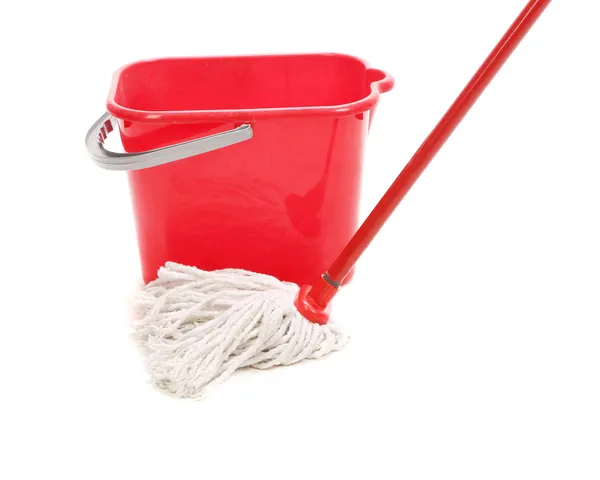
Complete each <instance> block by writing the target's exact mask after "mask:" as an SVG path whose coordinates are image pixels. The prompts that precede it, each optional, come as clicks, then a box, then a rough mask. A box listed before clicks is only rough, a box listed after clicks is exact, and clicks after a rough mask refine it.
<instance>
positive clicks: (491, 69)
mask: <svg viewBox="0 0 600 480" xmlns="http://www.w3.org/2000/svg"><path fill="white" fill-rule="evenodd" d="M550 1H551V0H531V1H530V2H529V3H528V4H527V6H526V7H525V8H524V9H523V11H522V12H521V13H520V14H519V16H518V17H517V19H516V20H515V21H514V23H513V24H512V25H511V27H510V28H509V29H508V31H507V32H506V33H505V34H504V36H503V37H502V39H501V40H500V42H499V43H498V44H497V45H496V47H495V48H494V50H493V51H492V53H491V54H490V55H489V56H488V57H487V59H486V60H485V62H483V65H481V67H480V68H479V70H477V73H475V75H474V76H473V78H472V79H471V80H470V81H469V83H468V84H467V86H466V87H465V88H464V90H463V91H462V92H461V94H460V95H459V96H458V98H457V99H456V100H455V101H454V103H453V104H452V106H451V107H450V109H449V110H448V111H447V112H446V114H445V115H444V116H443V117H442V119H441V120H440V122H439V123H438V124H437V125H436V126H435V128H434V129H433V131H432V132H431V133H430V134H429V136H428V137H427V138H426V139H425V141H424V142H423V144H422V145H421V146H420V147H419V149H418V150H417V151H416V153H415V154H414V155H413V157H412V158H411V159H410V161H409V162H408V163H407V164H406V166H405V167H404V169H403V170H402V172H401V173H400V175H398V178H396V180H395V181H394V183H393V184H392V185H391V187H390V188H389V189H388V190H387V192H386V193H385V194H384V195H383V198H382V199H381V200H380V201H379V203H378V204H377V205H376V206H375V208H374V209H373V211H372V212H371V213H370V214H369V216H368V217H367V218H366V220H365V221H364V222H363V224H362V225H361V226H360V228H359V229H358V230H357V232H356V233H355V234H354V236H353V237H352V239H351V240H350V241H349V242H348V244H347V245H346V247H344V249H343V250H342V252H341V253H340V255H339V256H338V257H337V259H336V260H335V261H334V262H333V264H332V265H331V267H330V268H329V269H328V270H327V272H326V273H325V274H324V275H323V277H322V280H323V281H319V282H317V283H316V284H315V285H314V286H313V287H312V289H311V291H310V293H309V294H308V295H309V297H310V298H311V300H312V301H313V302H315V303H316V304H317V305H320V306H321V307H324V306H326V305H328V304H329V302H330V301H331V299H332V298H333V296H334V295H335V290H337V287H339V285H340V284H341V283H342V281H343V280H344V278H345V277H346V275H348V273H349V272H350V270H351V269H352V267H353V266H354V264H355V263H356V261H357V260H358V258H359V257H360V256H361V255H362V253H363V252H364V251H365V250H366V248H367V247H368V246H369V244H370V243H371V241H372V240H373V238H374V237H375V235H376V234H377V233H378V232H379V230H380V229H381V227H382V226H383V225H384V223H385V222H386V221H387V219H388V218H389V217H390V215H391V214H392V212H393V211H394V210H395V209H396V207H397V206H398V205H399V203H400V202H401V201H402V199H403V198H404V196H405V195H406V194H407V193H408V191H409V190H410V188H411V187H412V186H413V185H414V183H415V182H416V181H417V179H418V178H419V176H420V175H421V174H422V173H423V171H424V170H425V168H426V167H427V165H429V163H430V162H431V160H432V159H433V157H434V156H435V155H436V154H437V152H438V151H439V150H440V149H441V148H442V146H443V145H444V143H445V142H446V140H448V137H450V135H451V134H452V132H453V131H454V130H455V129H456V127H457V126H458V124H459V123H460V122H461V120H462V119H463V118H464V117H465V115H466V114H467V112H468V111H469V110H470V108H471V107H472V106H473V104H474V103H475V102H476V101H477V99H478V98H479V96H480V95H481V93H482V92H483V91H484V90H485V88H486V87H487V86H488V84H489V83H490V82H491V81H492V79H493V78H494V76H495V75H496V73H497V72H498V71H499V70H500V68H501V67H502V65H504V62H506V60H507V59H508V58H509V57H510V55H511V54H512V52H513V51H514V50H515V48H516V47H517V45H519V43H520V41H521V40H522V39H523V37H524V36H525V35H526V34H527V32H528V31H529V29H530V28H531V27H532V26H533V24H534V23H535V22H536V20H537V19H538V18H539V16H540V15H541V14H542V12H543V11H544V9H545V8H546V7H547V6H548V5H549V4H550Z"/></svg>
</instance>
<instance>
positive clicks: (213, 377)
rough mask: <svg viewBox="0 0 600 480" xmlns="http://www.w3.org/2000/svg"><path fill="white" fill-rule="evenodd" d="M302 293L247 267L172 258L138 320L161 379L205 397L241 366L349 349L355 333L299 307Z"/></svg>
mask: <svg viewBox="0 0 600 480" xmlns="http://www.w3.org/2000/svg"><path fill="white" fill-rule="evenodd" d="M297 291H298V287H297V286H296V285H294V284H292V283H287V282H281V281H279V280H277V279H276V278H274V277H271V276H268V275H262V274H258V273H252V272H247V271H245V270H233V269H227V270H217V271H212V272H207V271H203V270H199V269H197V268H194V267H187V266H184V265H179V264H176V263H171V262H169V263H167V264H166V265H165V266H164V267H162V268H161V269H160V270H159V273H158V278H157V279H156V280H155V281H153V282H151V283H149V284H148V285H146V287H145V288H144V289H143V291H142V292H141V293H140V295H139V299H138V302H137V305H138V307H139V318H138V319H137V320H136V321H135V323H134V331H135V335H136V338H137V339H138V340H139V341H140V343H141V344H142V345H143V346H144V347H145V350H146V353H147V361H148V369H149V372H150V376H151V379H152V381H153V383H155V384H156V385H157V386H159V387H160V388H163V389H166V390H168V391H169V392H171V393H173V394H175V395H176V396H178V397H190V398H199V397H201V396H203V395H204V394H205V393H206V391H207V388H208V387H213V386H215V385H216V384H218V383H220V382H222V381H223V380H225V379H226V378H227V377H229V376H230V375H231V374H232V373H233V372H234V371H235V370H237V369H238V368H243V367H254V368H260V369H265V368H271V367H275V366H278V365H290V364H292V363H296V362H299V361H300V360H304V359H312V358H320V357H323V356H324V355H327V354H328V353H331V352H334V351H337V350H340V349H341V348H343V347H344V345H345V344H346V343H347V341H348V337H347V335H346V334H344V333H343V331H342V330H340V329H339V328H338V327H337V326H336V325H335V324H331V323H329V324H327V325H318V324H315V323H312V322H310V321H308V320H306V319H305V318H304V317H302V316H301V315H300V314H299V313H298V312H297V310H296V308H295V307H294V304H293V301H294V297H295V295H296V292H297Z"/></svg>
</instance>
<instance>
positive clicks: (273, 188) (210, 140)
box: [86, 54, 393, 284]
mask: <svg viewBox="0 0 600 480" xmlns="http://www.w3.org/2000/svg"><path fill="white" fill-rule="evenodd" d="M392 86H393V79H392V78H391V77H390V76H389V75H388V74H386V73H385V72H383V71H381V70H377V69H373V68H369V67H368V66H367V65H366V64H365V63H364V62H363V61H361V60H359V59H357V58H354V57H351V56H347V55H338V54H310V55H276V56H244V57H209V58H168V59H159V60H152V61H144V62H138V63H133V64H130V65H127V66H125V67H123V68H121V69H120V70H118V71H117V72H116V73H115V75H114V78H113V84H112V88H111V90H110V94H109V97H108V102H107V109H108V112H109V113H107V114H105V115H104V116H103V117H102V118H100V119H99V120H98V121H97V122H96V124H94V126H93V127H92V128H91V129H90V131H89V132H88V137H87V139H86V144H87V146H88V150H89V152H90V155H91V156H92V158H93V159H94V160H95V161H96V163H97V164H98V165H100V166H101V167H103V168H109V169H113V170H127V171H128V172H129V183H130V188H131V193H132V199H133V208H134V212H135V218H136V224H137V235H138V242H139V250H140V257H141V263H142V271H143V277H144V281H146V282H149V281H151V280H153V279H154V278H156V274H157V270H158V268H159V267H160V266H161V265H164V263H165V262H166V261H175V262H179V263H183V264H186V265H194V266H196V267H199V268H202V269H204V270H214V269H221V268H242V269H245V270H251V271H255V272H261V273H267V274H270V275H273V276H275V277H277V278H279V279H281V280H286V281H292V282H295V283H298V284H310V283H311V282H314V280H315V278H318V276H319V275H321V274H322V273H323V272H324V271H325V269H326V268H327V267H328V265H329V263H331V262H332V261H333V260H334V259H335V257H336V256H337V254H338V253H339V252H340V250H341V249H342V248H343V247H344V245H345V244H346V242H347V241H348V240H349V239H350V237H351V236H352V234H353V233H354V232H355V230H356V228H357V222H358V201H359V192H360V177H361V169H362V161H363V152H364V146H365V141H366V137H367V133H368V131H369V125H370V123H371V120H372V118H373V113H374V110H375V106H376V105H377V102H378V100H379V94H380V93H383V92H386V91H388V90H390V89H391V88H392ZM114 120H116V124H118V128H119V131H120V133H121V141H122V143H123V148H124V150H125V151H126V152H128V153H126V154H120V153H114V152H109V151H107V150H105V149H104V146H103V141H104V139H105V138H106V135H107V134H108V133H110V131H111V130H112V128H113V121H114Z"/></svg>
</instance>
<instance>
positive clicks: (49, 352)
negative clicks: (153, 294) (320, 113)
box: [0, 0, 600, 480]
mask: <svg viewBox="0 0 600 480" xmlns="http://www.w3.org/2000/svg"><path fill="white" fill-rule="evenodd" d="M524 4H525V0H502V1H500V0H498V1H480V0H453V1H447V0H419V1H412V2H392V1H384V0H371V1H369V2H363V1H361V2H354V1H350V0H347V1H326V0H316V1H314V0H304V1H302V2H284V1H267V0H247V1H233V0H230V1H227V2H221V1H204V2H199V1H194V2H191V1H190V2H181V1H175V0H171V1H168V2H151V1H149V0H148V1H145V2H139V1H129V2H128V1H125V0H121V1H112V0H103V1H102V2H88V1H79V2H72V3H69V2H64V1H63V2H60V1H59V2H33V3H32V2H23V3H17V2H15V3H13V4H11V5H5V6H3V7H2V15H1V16H0V22H1V23H2V29H1V33H0V35H1V37H2V38H1V40H2V47H1V48H2V57H3V59H2V71H3V73H2V78H1V79H0V83H1V92H2V101H1V104H0V105H1V113H2V114H1V115H0V122H1V124H2V125H1V126H2V130H1V131H2V135H1V146H2V152H3V154H2V173H1V174H0V182H1V185H0V187H1V188H0V195H1V202H0V205H1V207H0V208H1V209H2V210H1V212H2V216H1V222H2V227H1V230H2V235H1V237H0V242H1V246H2V249H1V252H2V274H1V277H0V278H1V280H0V281H1V282H2V285H1V292H2V295H1V300H2V319H1V327H0V335H1V337H0V369H1V370H0V371H1V378H0V390H1V395H0V444H1V445H0V446H1V448H0V478H3V479H20V478H63V479H71V478H72V479H82V478H86V479H96V478H98V479H106V478H139V479H154V478H156V479H158V478H161V479H167V478H168V479H176V478H215V479H228V478H261V479H277V478H285V479H310V480H320V479H334V478H354V477H356V478H359V477H361V478H406V479H446V478H452V479H454V478H456V479H461V480H464V479H506V478H511V479H533V478H539V479H542V478H543V479H578V480H583V479H598V478H600V301H599V299H600V227H599V223H600V153H599V147H598V136H599V132H600V128H599V127H600V121H599V120H598V118H599V116H598V112H599V111H600V98H599V94H598V89H599V85H600V75H599V73H598V71H599V69H598V67H599V60H600V57H599V54H598V47H599V46H600V34H599V33H598V32H599V29H598V14H599V9H598V2H596V1H595V0H580V1H567V0H562V1H561V0H555V1H554V2H553V3H552V4H551V5H550V7H549V9H548V10H547V11H546V13H545V14H544V15H543V16H542V18H541V20H540V21H539V23H538V24H537V25H536V26H535V27H534V29H533V30H532V32H531V33H530V35H529V36H528V37H527V38H526V39H525V41H524V43H523V44H522V45H521V47H520V48H519V49H518V51H517V52H516V53H515V55H514V56H513V58H511V59H510V60H509V62H508V64H507V65H506V66H505V68H504V70H503V71H502V72H501V73H500V74H499V75H498V76H497V78H496V80H495V81H494V82H493V83H492V85H491V86H490V87H489V89H488V91H487V92H486V93H485V94H484V95H483V97H482V98H481V99H480V101H479V103H478V104H477V105H476V106H475V107H474V108H473V110H472V111H471V113H470V114H469V116H468V117H467V119H466V120H465V121H464V123H463V124H462V125H461V126H460V127H459V129H458V130H457V131H456V133H455V135H454V136H453V138H452V139H451V140H450V141H449V142H448V143H447V144H446V146H445V147H444V149H443V150H442V152H441V153H440V154H439V155H438V157H437V158H436V159H435V160H434V162H433V163H432V165H431V166H430V168H429V169H428V171H427V172H426V173H425V174H424V175H423V177H422V178H421V180H420V181H419V182H418V183H417V185H416V186H415V188H414V189H413V190H412V192H411V193H410V194H409V195H408V197H407V198H406V199H405V201H404V202H403V204H402V205H401V207H400V208H399V209H398V210H397V212H396V213H395V215H394V216H393V218H392V219H391V220H390V222H389V224H388V225H387V226H386V227H385V228H384V229H383V231H382V232H381V235H380V236H379V237H378V238H377V239H376V241H375V242H374V243H373V245H372V248H371V249H370V250H369V251H368V253H367V254H366V255H365V256H364V258H363V260H362V261H361V262H360V264H359V269H358V274H357V276H356V278H355V281H354V282H353V284H352V285H351V286H349V287H348V288H347V289H346V290H345V291H343V292H342V293H341V294H340V295H339V297H338V298H337V299H336V302H335V306H334V308H335V314H336V317H337V318H338V321H340V322H343V323H345V324H346V325H347V326H348V328H349V329H350V330H351V332H352V334H353V341H352V343H351V344H350V345H349V346H348V348H347V349H346V350H345V351H343V352H340V353H339V354H336V355H334V356H331V357H329V358H327V359H326V360H323V361H319V362H309V363H304V364H301V365H297V366H294V367H290V368H285V369H279V370H273V371H266V372H244V373H242V374H240V375H236V376H234V377H233V378H232V379H230V380H229V381H228V382H227V383H226V384H224V385H223V386H222V387H220V388H219V389H217V390H216V391H215V392H213V394H212V395H211V396H210V397H208V398H207V399H206V400H203V401H201V402H197V403H194V402H186V401H180V400H175V399H172V398H170V397H168V396H166V395H164V394H162V393H160V392H158V391H156V390H155V389H153V388H152V387H151V386H149V385H148V384H147V381H146V377H145V373H144V370H143V368H142V364H141V359H140V357H139V356H138V353H137V351H136V350H135V349H134V348H133V347H132V344H131V343H130V340H129V337H128V330H127V329H128V322H129V317H128V315H129V312H128V301H129V298H130V295H131V294H132V293H133V292H134V291H135V289H136V288H137V285H138V282H139V281H140V274H139V265H138V257H137V247H136V241H135V234H134V227H133V219H132V215H131V210H130V206H129V193H128V190H127V182H126V177H125V175H124V174H120V173H115V172H105V171H102V170H100V169H97V168H95V167H94V166H93V165H92V163H91V162H90V161H89V159H88V158H87V157H86V154H85V151H84V147H83V136H84V134H85V132H86V130H87V128H88V127H89V126H90V125H91V124H92V122H93V121H94V120H96V118H97V117H98V116H99V115H100V114H101V113H102V112H103V111H104V101H105V98H106V95H107V92H108V87H109V83H110V78H111V74H112V72H113V71H114V70H115V69H116V68H118V67H119V66H121V65H122V64H124V63H127V62H130V61H135V60H140V59H145V58H148V57H161V56H170V55H221V54H244V53H270V52H310V51H337V52H344V53H350V54H354V55H357V56H361V57H363V58H365V59H367V60H368V61H369V62H370V63H371V64H372V65H373V66H374V67H378V68H382V69H384V70H386V71H389V72H390V73H392V74H393V75H394V76H395V77H396V81H397V83H396V87H395V89H394V90H393V91H392V92H390V93H388V94H386V95H384V96H383V97H382V98H381V103H380V107H379V110H378V113H377V117H376V119H375V121H374V124H373V128H372V131H371V136H370V138H369V145H368V151H367V158H366V168H365V176H364V189H363V202H362V209H363V210H362V211H363V213H364V214H366V213H367V212H368V211H369V210H370V208H371V207H372V206H373V204H374V203H375V202H376V200H377V199H378V198H379V197H380V196H381V195H382V193H383V192H384V190H385V189H386V188H387V186H388V185H389V184H390V182H391V179H392V178H393V177H395V175H397V173H398V172H399V171H400V169H401V167H402V166H403V165H404V163H405V162H406V161H407V160H408V158H409V157H410V156H411V154H412V153H413V152H414V150H415V149H416V148H417V147H418V145H419V144H420V143H421V141H422V140H423V139H424V138H425V136H426V135H427V133H428V132H429V130H430V129H431V128H432V127H433V125H434V124H435V122H437V120H438V119H439V117H440V116H441V115H442V114H443V112H444V111H445V109H446V108H447V107H448V106H449V105H450V103H451V102H452V100H453V99H454V98H455V96H456V95H457V94H458V92H459V91H460V89H461V88H462V87H463V86H464V84H465V83H466V82H467V80H468V79H469V78H470V76H471V74H472V73H474V71H475V69H476V68H477V67H478V66H479V64H480V62H481V61H482V60H483V59H484V57H485V56H486V55H487V53H488V52H489V51H490V50H491V48H492V47H493V45H494V44H495V43H496V41H497V40H498V39H499V38H500V36H501V35H502V33H503V32H504V31H505V29H506V28H507V27H508V25H509V24H510V23H511V22H512V20H513V19H514V17H516V15H517V13H518V12H519V11H520V9H521V8H522V7H523V6H524Z"/></svg>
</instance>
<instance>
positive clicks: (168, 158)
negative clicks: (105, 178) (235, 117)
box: [85, 113, 252, 171]
mask: <svg viewBox="0 0 600 480" xmlns="http://www.w3.org/2000/svg"><path fill="white" fill-rule="evenodd" d="M113 122H115V123H113ZM115 126H116V119H115V118H114V117H113V116H112V115H111V114H110V113H105V114H104V115H102V116H101V117H100V118H99V119H98V120H97V121H96V123H94V125H92V128H90V129H89V130H88V132H87V134H86V136H85V145H86V147H87V151H88V154H89V155H90V157H92V159H93V160H94V162H95V163H96V165H98V166H99V167H101V168H104V169H106V170H120V171H131V170H141V169H142V168H149V167H156V166H157V165H164V164H165V163H170V162H175V161H177V160H181V159H183V158H188V157H193V156H194V155H200V154H201V153H207V152H211V151H212V150H217V149H219V148H224V147H228V146H230V145H234V144H236V143H239V142H243V141H244V140H249V139H251V138H252V127H251V126H250V125H249V124H244V125H240V126H239V127H236V128H234V129H233V130H228V131H226V132H221V133H217V134H215V135H210V136H208V137H203V138H197V139H195V140H190V141H188V142H183V143H178V144H176V145H170V146H168V147H163V148H157V149H155V150H148V151H146V152H139V153H119V152H112V151H110V150H106V149H105V148H104V140H106V137H107V136H108V134H109V133H110V132H112V131H113V130H114V128H115Z"/></svg>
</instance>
